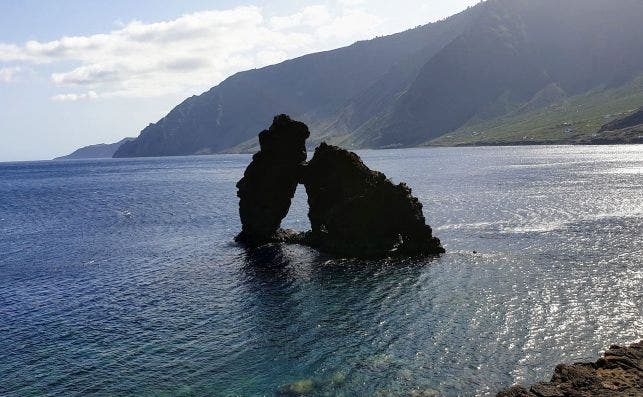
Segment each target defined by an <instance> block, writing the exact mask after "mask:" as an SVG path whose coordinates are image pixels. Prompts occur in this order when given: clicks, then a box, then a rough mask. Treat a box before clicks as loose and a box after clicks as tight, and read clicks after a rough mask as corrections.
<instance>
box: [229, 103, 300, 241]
mask: <svg viewBox="0 0 643 397" xmlns="http://www.w3.org/2000/svg"><path fill="white" fill-rule="evenodd" d="M309 135H310V132H309V131H308V127H307V126H306V124H304V123H301V122H298V121H293V120H291V119H290V117H288V116H286V115H284V114H282V115H279V116H276V117H275V119H274V121H273V123H272V125H271V126H270V128H269V129H267V130H264V131H262V132H261V133H259V145H260V147H261V150H260V151H259V152H258V153H256V154H255V155H254V156H253V157H252V162H251V163H250V165H249V166H248V168H246V171H245V173H244V175H243V178H242V179H241V180H240V181H239V182H238V183H237V188H238V189H239V190H238V192H237V196H238V197H239V199H240V200H239V216H240V217H241V224H242V229H241V233H240V234H239V235H238V236H237V238H236V240H237V241H239V242H244V243H247V244H249V245H261V244H264V243H267V242H270V241H279V240H284V239H286V238H287V237H288V236H290V234H289V233H287V232H285V231H281V230H280V229H279V226H280V225H281V220H282V219H283V218H284V217H285V216H286V215H287V214H288V209H289V208H290V202H291V200H292V198H293V196H294V195H295V190H296V189H297V183H298V182H299V179H300V178H301V175H300V172H301V164H302V162H304V161H305V160H306V143H305V142H306V138H308V136H309Z"/></svg>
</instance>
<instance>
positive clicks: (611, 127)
mask: <svg viewBox="0 0 643 397" xmlns="http://www.w3.org/2000/svg"><path fill="white" fill-rule="evenodd" d="M641 124H643V108H641V109H639V110H638V111H637V112H634V113H632V114H630V115H629V116H627V117H622V118H620V119H616V120H614V121H611V122H609V123H607V124H605V125H603V126H602V127H601V129H600V130H599V131H598V132H599V133H600V132H605V131H616V130H622V129H624V128H629V127H635V126H637V125H641Z"/></svg>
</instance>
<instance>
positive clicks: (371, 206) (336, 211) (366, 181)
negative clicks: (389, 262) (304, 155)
mask: <svg viewBox="0 0 643 397" xmlns="http://www.w3.org/2000/svg"><path fill="white" fill-rule="evenodd" d="M303 183H304V185H305V186H306V193H307V194H308V206H309V212H308V217H309V218H310V224H311V227H312V231H311V232H310V233H309V235H308V238H307V240H308V243H309V244H310V245H312V246H315V247H317V248H319V249H320V250H322V251H325V252H329V253H332V254H336V255H339V256H347V257H383V256H388V255H394V254H401V255H430V254H440V253H443V252H444V249H443V248H442V246H441V245H440V240H438V239H437V238H435V237H433V236H432V232H431V228H430V227H429V226H427V225H426V224H425V219H424V215H423V214H422V204H421V203H420V202H419V201H418V199H417V198H415V197H413V196H412V195H411V189H409V188H408V187H407V186H406V185H405V184H403V183H401V184H399V185H394V184H393V183H391V181H389V180H388V179H387V178H386V176H385V175H384V174H382V173H381V172H376V171H371V170H370V169H369V168H368V167H366V165H364V163H363V162H362V161H361V159H360V158H359V156H357V155H356V154H355V153H352V152H348V151H346V150H343V149H340V148H338V147H335V146H330V145H327V144H325V143H322V144H321V145H319V147H318V148H317V149H316V150H315V155H314V156H313V158H312V159H311V160H310V162H309V163H308V165H307V166H306V171H305V172H304V180H303Z"/></svg>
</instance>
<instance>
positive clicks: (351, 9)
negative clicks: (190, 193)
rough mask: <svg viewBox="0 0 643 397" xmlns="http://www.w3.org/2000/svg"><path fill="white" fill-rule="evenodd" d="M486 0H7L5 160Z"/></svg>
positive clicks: (2, 115)
mask: <svg viewBox="0 0 643 397" xmlns="http://www.w3.org/2000/svg"><path fill="white" fill-rule="evenodd" d="M478 1H479V0H449V1H437V0H402V1H396V2H392V1H390V0H388V1H384V0H371V1H365V0H333V1H322V0H318V1H314V0H311V1H308V0H294V1H285V0H276V1H262V0H254V1H253V0H248V1H238V0H223V1H207V0H182V1H178V0H177V1H158V0H157V1H147V0H137V1H131V0H128V1H123V0H111V1H106V0H103V1H97V0H83V1H76V0H58V1H54V0H51V1H35V0H4V1H2V2H0V141H1V142H2V145H0V161H16V160H36V159H49V158H52V157H55V156H59V155H63V154H67V153H69V152H71V151H73V150H74V149H76V148H78V147H80V146H84V145H89V144H93V143H101V142H114V141H118V140H120V139H122V138H123V137H126V136H136V135H137V134H138V132H139V131H140V130H141V129H142V128H144V127H145V126H146V125H147V124H149V123H151V122H156V121H157V120H158V119H160V118H161V117H163V116H164V115H165V114H166V113H167V112H168V111H169V110H170V109H172V107H174V106H175V105H177V104H178V103H179V102H181V101H182V100H183V99H184V98H186V97H188V96H190V95H194V94H199V93H201V92H203V91H205V90H207V89H209V88H210V87H212V86H214V85H216V84H218V83H219V82H220V81H222V80H223V79H225V78H226V77H227V76H229V75H231V74H233V73H235V72H238V71H241V70H247V69H250V68H255V67H261V66H265V65H269V64H272V63H277V62H280V61H282V60H285V59H290V58H294V57H297V56H300V55H304V54H307V53H311V52H317V51H321V50H327V49H332V48H336V47H340V46H344V45H348V44H350V43H352V42H354V41H357V40H363V39H369V38H373V37H375V36H378V35H384V34H390V33H394V32H397V31H402V30H405V29H408V28H411V27H414V26H417V25H420V24H424V23H428V22H431V21H435V20H439V19H442V18H445V17H447V16H449V15H452V14H454V13H456V12H458V11H460V10H463V9H465V8H466V7H468V6H472V5H475V4H476V3H478Z"/></svg>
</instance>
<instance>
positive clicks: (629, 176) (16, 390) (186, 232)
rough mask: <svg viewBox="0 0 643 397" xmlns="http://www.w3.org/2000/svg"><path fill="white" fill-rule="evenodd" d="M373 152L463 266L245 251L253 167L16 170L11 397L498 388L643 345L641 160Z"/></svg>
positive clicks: (449, 257)
mask: <svg viewBox="0 0 643 397" xmlns="http://www.w3.org/2000/svg"><path fill="white" fill-rule="evenodd" d="M360 155H361V156H362V158H363V159H364V161H365V162H366V163H367V164H368V165H369V166H370V167H372V168H374V169H378V170H381V171H383V172H385V173H386V174H387V175H388V176H389V177H391V178H392V179H393V180H394V181H396V182H397V181H406V182H407V183H408V184H409V185H410V186H411V187H412V188H413V191H414V194H415V195H417V196H418V197H419V198H420V200H421V201H422V202H423V203H424V205H425V207H424V210H425V215H426V216H427V218H428V221H429V223H430V224H431V225H432V226H433V228H434V233H435V234H436V235H437V236H438V237H439V238H440V239H441V240H442V242H443V244H444V246H445V248H446V249H447V254H445V255H443V256H441V257H440V258H435V259H422V260H417V259H416V260H388V261H387V260H383V261H377V262H363V261H355V260H335V259H332V258H330V257H327V256H325V255H323V254H320V253H317V252H315V251H314V250H311V249H308V248H305V247H301V246H294V245H292V246H279V245H277V246H271V247H265V248H262V249H256V250H247V249H244V248H243V247H241V246H238V245H236V244H235V243H234V242H233V238H234V236H235V234H236V233H237V232H238V231H239V228H240V224H239V220H238V215H237V204H238V201H237V198H236V196H235V187H234V185H235V183H236V181H237V180H238V179H239V178H240V177H241V175H242V173H243V170H244V168H245V167H246V166H247V164H248V163H249V161H250V157H249V156H246V155H218V156H205V157H182V158H159V159H156V158H153V159H130V160H91V161H89V160H88V161H62V162H33V163H4V164H0V354H1V356H0V357H1V359H0V396H3V397H14V396H274V395H279V393H281V394H285V393H284V390H285V389H284V385H288V384H291V383H293V382H298V383H297V387H299V390H300V392H302V395H306V396H308V395H310V396H380V397H383V396H404V397H406V396H409V397H411V396H430V395H444V396H473V395H493V394H495V393H496V392H497V391H498V390H500V389H502V388H503V387H507V386H509V385H511V384H513V383H515V382H524V383H527V384H529V383H533V382H535V381H537V380H544V379H548V378H549V377H550V375H551V372H552V370H553V368H554V366H555V365H556V364H557V363H559V362H570V361H576V360H594V359H595V358H596V356H597V354H598V353H599V352H600V351H601V350H603V349H605V348H606V347H607V346H609V345H610V344H613V343H628V342H632V341H635V340H637V339H640V338H643V146H642V145H638V146H593V147H571V146H550V147H490V148H445V149H407V150H386V151H363V152H360ZM305 199H306V198H305V192H303V188H300V189H299V190H298V193H297V196H296V199H295V201H294V203H293V207H292V208H291V213H290V214H289V215H288V217H287V219H286V220H285V222H284V226H287V227H291V228H294V229H300V230H304V229H306V228H307V227H308V221H307V219H306V211H307V208H306V203H305ZM291 389H294V388H291Z"/></svg>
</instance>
